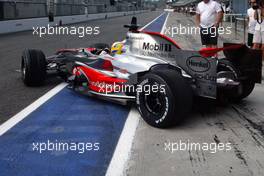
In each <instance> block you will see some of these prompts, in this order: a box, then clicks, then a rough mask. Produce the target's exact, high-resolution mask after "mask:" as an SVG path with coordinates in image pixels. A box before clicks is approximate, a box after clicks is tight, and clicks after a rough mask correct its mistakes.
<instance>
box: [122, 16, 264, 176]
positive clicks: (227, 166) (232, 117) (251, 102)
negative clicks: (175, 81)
mask: <svg viewBox="0 0 264 176" xmlns="http://www.w3.org/2000/svg"><path fill="white" fill-rule="evenodd" d="M180 24H181V25H183V26H188V25H189V26H193V25H195V23H194V18H193V17H190V16H188V17H186V15H183V14H179V13H170V16H169V18H168V21H167V27H171V26H174V27H177V26H178V27H179V25H180ZM224 25H225V26H227V25H228V24H224ZM167 35H168V34H167ZM170 37H171V36H170ZM173 39H174V40H175V41H176V42H177V43H178V44H179V45H180V46H181V47H182V48H183V49H187V50H189V49H191V50H193V49H195V50H198V49H200V48H201V43H200V36H199V35H175V36H174V37H173ZM242 40H243V35H242V34H241V33H239V34H238V36H237V37H236V36H235V35H234V31H233V33H232V35H224V36H221V37H220V41H219V46H221V44H222V43H223V42H224V41H225V42H227V41H229V42H240V43H241V42H242ZM263 105H264V85H263V84H262V85H260V84H258V85H256V87H255V89H254V91H253V93H252V94H251V95H250V96H249V97H248V98H246V99H245V100H244V101H242V102H241V103H239V104H228V105H226V106H217V105H216V104H215V103H214V102H211V101H205V100H199V102H196V103H195V104H194V109H193V112H192V113H191V115H190V116H189V117H188V118H187V119H186V121H185V123H183V124H181V125H180V126H177V127H175V128H172V129H166V130H160V129H156V128H151V127H149V126H148V125H147V124H146V123H145V122H144V121H142V120H140V122H139V126H138V128H137V131H136V135H135V139H134V141H133V142H134V143H133V147H132V150H131V157H130V160H129V162H128V165H127V169H126V175H140V176H150V175H151V176H160V175H163V176H172V175H173V176H181V175H182V176H198V175H199V176H229V175H231V176H263V175H264V109H263ZM139 118H140V117H139ZM180 141H181V142H182V143H185V144H186V145H187V143H188V141H189V144H190V143H195V144H197V143H199V144H203V143H207V144H211V143H224V144H226V143H230V144H231V147H232V149H231V150H230V151H218V152H216V153H211V152H210V151H206V150H199V149H198V150H191V149H189V150H188V149H187V150H184V151H179V150H178V151H174V152H173V153H172V152H171V151H169V150H166V151H165V143H166V144H168V143H169V142H171V143H177V144H179V143H180ZM175 148H176V145H175ZM193 148H194V147H193Z"/></svg>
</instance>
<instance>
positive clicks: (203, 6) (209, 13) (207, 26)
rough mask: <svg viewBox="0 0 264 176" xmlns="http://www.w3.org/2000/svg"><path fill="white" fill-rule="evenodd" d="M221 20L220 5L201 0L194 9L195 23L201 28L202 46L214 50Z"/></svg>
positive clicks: (210, 0)
mask: <svg viewBox="0 0 264 176" xmlns="http://www.w3.org/2000/svg"><path fill="white" fill-rule="evenodd" d="M222 19H223V11H222V8H221V5H220V4H219V3H218V2H216V1H213V0H203V1H202V2H200V3H199V4H198V6H197V9H196V23H197V25H199V26H200V28H201V32H200V33H201V41H202V45H206V47H207V48H216V47H217V40H218V27H219V24H220V23H221V22H222Z"/></svg>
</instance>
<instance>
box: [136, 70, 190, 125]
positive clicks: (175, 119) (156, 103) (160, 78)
mask: <svg viewBox="0 0 264 176" xmlns="http://www.w3.org/2000/svg"><path fill="white" fill-rule="evenodd" d="M138 86H139V87H142V90H143V91H137V96H136V99H137V107H138V109H139V112H140V114H141V116H142V118H143V119H144V121H145V122H147V123H148V124H149V125H151V126H153V127H157V128H168V127H171V126H174V125H176V124H178V123H179V122H181V121H182V120H183V119H184V118H185V117H186V116H187V114H188V113H189V112H190V111H191V108H192V101H193V99H192V98H193V95H192V90H191V87H190V86H189V85H188V83H187V82H186V80H185V79H184V78H183V77H182V76H181V75H180V74H179V73H178V72H176V71H174V70H160V71H155V72H150V73H147V74H146V75H145V76H143V77H142V79H141V81H140V83H139V84H138ZM146 87H147V89H148V90H150V91H149V92H147V91H144V90H145V88H146ZM154 87H158V88H159V90H158V91H156V92H154V89H153V88H154ZM155 90H157V89H156V88H155Z"/></svg>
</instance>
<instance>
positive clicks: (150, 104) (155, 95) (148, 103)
mask: <svg viewBox="0 0 264 176" xmlns="http://www.w3.org/2000/svg"><path fill="white" fill-rule="evenodd" d="M144 102H145V107H146V108H147V110H148V111H149V112H150V113H152V114H154V115H155V116H162V115H163V114H164V111H165V107H166V96H165V94H164V93H161V92H159V91H158V92H151V93H150V94H149V95H145V96H144Z"/></svg>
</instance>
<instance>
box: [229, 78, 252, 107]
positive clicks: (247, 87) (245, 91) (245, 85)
mask: <svg viewBox="0 0 264 176" xmlns="http://www.w3.org/2000/svg"><path fill="white" fill-rule="evenodd" d="M241 86H242V93H241V94H240V95H239V96H237V97H235V98H234V99H233V101H234V102H240V101H241V100H243V99H244V98H247V97H248V96H249V95H250V94H251V93H252V92H253V90H254V88H255V83H254V82H252V81H250V80H245V81H242V82H241Z"/></svg>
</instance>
